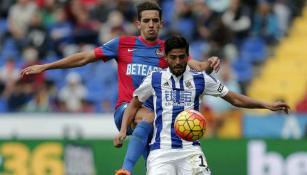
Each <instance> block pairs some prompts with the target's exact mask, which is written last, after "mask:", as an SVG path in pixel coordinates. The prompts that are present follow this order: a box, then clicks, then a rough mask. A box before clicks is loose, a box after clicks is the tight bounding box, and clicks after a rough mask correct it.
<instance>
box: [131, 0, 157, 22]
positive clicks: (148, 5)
mask: <svg viewBox="0 0 307 175" xmlns="http://www.w3.org/2000/svg"><path fill="white" fill-rule="evenodd" d="M136 10H137V15H138V20H141V13H142V11H144V10H157V11H158V12H159V17H160V20H161V19H162V10H161V8H160V6H159V4H158V3H157V2H155V1H145V2H141V3H139V4H138V5H137V6H136Z"/></svg>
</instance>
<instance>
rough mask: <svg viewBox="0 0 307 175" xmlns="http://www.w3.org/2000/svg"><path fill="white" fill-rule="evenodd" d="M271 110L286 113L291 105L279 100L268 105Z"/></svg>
mask: <svg viewBox="0 0 307 175" xmlns="http://www.w3.org/2000/svg"><path fill="white" fill-rule="evenodd" d="M268 108H269V109H270V110H271V111H284V112H285V113H286V114H288V113H289V110H290V107H289V105H288V104H287V103H285V102H281V101H277V102H274V103H273V104H272V105H271V106H269V107H268Z"/></svg>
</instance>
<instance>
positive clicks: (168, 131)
mask: <svg viewBox="0 0 307 175" xmlns="http://www.w3.org/2000/svg"><path fill="white" fill-rule="evenodd" d="M227 93H228V88H227V87H224V85H223V84H221V83H220V81H218V80H216V79H215V78H213V77H211V76H209V75H207V74H206V73H204V72H194V71H191V70H190V69H189V67H187V69H186V71H185V72H184V73H183V75H182V76H180V77H176V76H175V75H173V74H172V73H171V72H170V70H169V68H168V69H166V70H163V71H153V72H152V73H151V74H150V75H148V76H147V77H146V78H145V79H144V81H143V82H142V84H141V85H140V86H139V88H137V89H136V90H135V91H134V94H133V96H138V99H139V101H141V102H144V101H145V100H146V99H147V98H149V97H150V96H153V100H154V113H155V120H154V134H153V138H152V140H151V143H150V148H151V150H154V149H176V148H188V147H191V146H193V145H199V142H198V141H195V142H188V141H184V140H182V139H180V138H179V137H178V136H177V135H176V133H175V130H174V121H175V118H176V116H177V115H178V114H179V113H180V112H181V111H183V110H185V109H194V110H199V104H200V99H201V97H202V96H203V95H213V96H219V97H222V96H224V95H226V94H227Z"/></svg>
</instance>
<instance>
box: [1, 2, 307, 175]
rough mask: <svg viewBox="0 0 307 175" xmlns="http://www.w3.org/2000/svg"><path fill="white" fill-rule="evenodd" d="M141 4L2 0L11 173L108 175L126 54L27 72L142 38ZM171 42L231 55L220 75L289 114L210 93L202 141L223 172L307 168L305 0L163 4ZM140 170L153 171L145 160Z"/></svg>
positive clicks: (5, 163) (5, 136)
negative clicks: (120, 39)
mask: <svg viewBox="0 0 307 175" xmlns="http://www.w3.org/2000/svg"><path fill="white" fill-rule="evenodd" d="M137 2H138V1H133V0H112V1H111V0H1V2H0V95H1V96H0V112H1V113H0V174H1V175H64V174H65V175H108V174H113V172H114V170H116V169H118V168H120V165H121V162H122V161H123V158H124V153H125V150H126V148H124V149H115V148H114V147H113V146H112V138H113V136H114V135H115V134H116V133H117V131H116V129H115V125H114V122H113V112H114V105H115V101H116V99H117V65H116V62H115V61H109V62H106V63H103V62H96V63H93V64H89V65H87V66H84V67H80V68H74V69H66V70H50V71H47V72H45V73H43V74H38V75H32V76H27V77H24V78H20V77H19V73H20V70H21V69H23V68H25V67H27V66H29V65H33V64H42V63H48V62H52V61H56V60H58V59H61V58H63V57H65V56H68V55H70V54H73V53H76V52H79V51H84V50H91V49H94V48H95V47H98V46H99V45H101V44H102V43H105V42H107V41H109V40H110V39H112V38H114V37H117V36H120V35H138V31H137V29H136V27H135V25H134V22H135V20H136V10H135V4H136V3H137ZM158 2H159V4H160V6H161V7H162V11H163V20H164V27H163V29H162V31H161V32H160V34H161V35H160V36H161V38H162V39H164V38H166V37H167V36H169V35H170V34H174V33H180V34H182V35H183V36H185V37H186V38H187V39H188V41H189V42H190V53H191V55H192V58H193V59H197V60H206V59H207V58H208V57H210V56H218V57H219V58H221V59H222V67H221V69H220V71H219V72H218V73H214V76H215V77H217V78H219V79H220V80H221V81H223V82H224V84H225V85H226V86H228V87H229V89H231V90H233V91H235V92H239V93H242V94H246V95H249V96H251V97H253V98H256V99H258V100H262V101H268V102H273V101H276V100H282V101H286V102H287V103H289V105H290V106H291V113H290V115H285V114H283V113H273V112H270V111H264V110H242V109H238V108H234V107H232V106H230V105H229V104H227V103H225V102H223V101H222V100H220V99H218V98H215V97H207V96H205V97H204V104H203V110H202V112H203V113H204V115H205V116H206V117H207V121H208V126H207V133H206V136H205V138H204V139H202V147H203V150H204V152H205V154H206V156H207V161H208V163H209V166H210V168H211V170H212V174H217V175H224V174H225V175H226V174H236V175H245V174H249V175H306V174H307V139H306V138H307V49H306V44H307V7H306V2H305V0H241V1H240V0H160V1H158ZM135 174H137V175H141V174H145V168H144V161H143V160H141V161H140V162H139V163H138V165H137V167H136V169H135Z"/></svg>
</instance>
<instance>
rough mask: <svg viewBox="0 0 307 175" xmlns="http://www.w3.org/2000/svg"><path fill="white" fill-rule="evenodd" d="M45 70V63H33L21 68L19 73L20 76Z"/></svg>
mask: <svg viewBox="0 0 307 175" xmlns="http://www.w3.org/2000/svg"><path fill="white" fill-rule="evenodd" d="M45 70H46V67H45V65H33V66H29V67H27V68H25V69H23V70H22V71H21V73H20V75H21V77H24V76H26V75H31V74H39V73H42V72H43V71H45Z"/></svg>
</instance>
